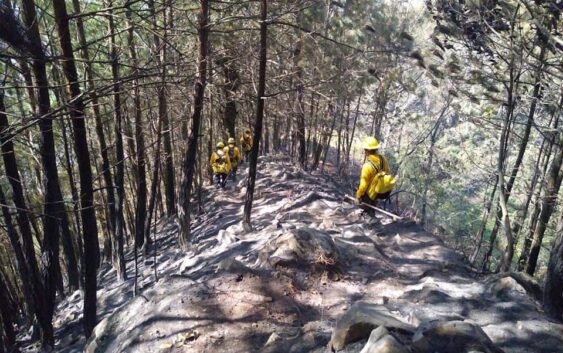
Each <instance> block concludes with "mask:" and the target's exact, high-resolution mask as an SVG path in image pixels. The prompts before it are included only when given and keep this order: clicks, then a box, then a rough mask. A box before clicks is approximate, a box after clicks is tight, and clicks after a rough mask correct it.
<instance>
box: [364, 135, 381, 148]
mask: <svg viewBox="0 0 563 353" xmlns="http://www.w3.org/2000/svg"><path fill="white" fill-rule="evenodd" d="M378 148H379V142H378V141H377V139H376V138H375V137H373V136H370V137H368V138H367V139H366V142H365V144H364V149H365V150H368V151H370V150H376V149H378Z"/></svg>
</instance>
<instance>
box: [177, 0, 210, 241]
mask: <svg viewBox="0 0 563 353" xmlns="http://www.w3.org/2000/svg"><path fill="white" fill-rule="evenodd" d="M200 5H201V10H200V13H199V26H198V33H199V59H198V60H199V66H198V78H197V79H196V80H195V88H194V111H193V115H192V129H191V132H190V138H189V140H188V148H187V150H186V155H185V157H184V163H183V166H182V170H183V177H182V186H181V190H180V199H179V202H178V221H179V222H178V223H179V230H178V237H179V239H178V243H179V244H180V246H181V248H182V249H184V250H185V249H187V248H188V247H189V242H190V201H191V200H190V199H191V192H192V181H193V175H194V167H195V158H196V153H197V145H198V138H199V126H200V124H201V115H202V114H201V113H202V111H203V104H204V98H205V84H206V80H207V59H208V50H209V42H208V40H209V39H208V38H209V27H208V23H209V0H200Z"/></svg>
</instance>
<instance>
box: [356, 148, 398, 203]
mask: <svg viewBox="0 0 563 353" xmlns="http://www.w3.org/2000/svg"><path fill="white" fill-rule="evenodd" d="M370 162H371V163H370ZM374 166H375V168H374ZM382 166H383V169H382V170H381V167H382ZM376 168H377V169H378V170H376ZM381 171H384V172H386V173H389V174H390V173H391V170H390V169H389V163H388V162H387V159H386V158H385V157H383V156H382V155H379V154H370V155H368V157H367V160H366V162H365V163H364V165H363V167H362V174H361V175H360V186H358V190H357V191H356V199H360V198H362V196H364V195H366V193H367V191H368V188H369V185H370V184H371V181H372V180H373V178H374V177H375V175H376V174H377V173H378V172H381Z"/></svg>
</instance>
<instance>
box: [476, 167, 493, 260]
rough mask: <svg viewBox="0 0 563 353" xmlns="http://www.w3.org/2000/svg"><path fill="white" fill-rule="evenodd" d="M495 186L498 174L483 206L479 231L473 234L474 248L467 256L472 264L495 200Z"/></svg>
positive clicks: (479, 248)
mask: <svg viewBox="0 0 563 353" xmlns="http://www.w3.org/2000/svg"><path fill="white" fill-rule="evenodd" d="M497 186H498V175H497V176H496V177H495V184H494V185H493V191H491V198H490V199H489V202H488V203H487V206H486V207H485V213H484V214H483V220H482V221H481V228H480V229H479V232H478V233H477V235H476V236H475V250H473V253H472V254H471V257H470V258H469V262H470V263H472V264H473V265H475V264H476V261H477V257H478V256H479V251H480V250H481V245H482V244H483V237H484V235H485V230H486V229H487V223H488V221H489V216H490V214H491V208H492V206H493V201H494V200H495V194H496V191H497Z"/></svg>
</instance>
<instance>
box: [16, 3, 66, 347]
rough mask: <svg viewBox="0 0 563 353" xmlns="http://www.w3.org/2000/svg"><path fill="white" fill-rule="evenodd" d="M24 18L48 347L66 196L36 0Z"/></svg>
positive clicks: (40, 313)
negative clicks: (35, 130) (37, 158)
mask: <svg viewBox="0 0 563 353" xmlns="http://www.w3.org/2000/svg"><path fill="white" fill-rule="evenodd" d="M22 10H23V11H22V12H23V17H24V22H25V24H26V26H27V27H28V28H29V31H28V35H29V40H30V43H31V44H30V50H31V54H32V56H33V64H32V68H33V73H34V75H35V82H36V85H37V87H38V89H37V92H38V94H37V97H38V114H39V130H40V133H41V140H40V147H39V149H40V155H41V165H42V170H43V175H42V176H43V190H44V192H45V195H44V199H43V204H44V209H43V231H44V237H43V247H42V256H41V258H42V267H43V270H42V274H43V288H42V290H40V291H39V292H37V293H36V295H35V297H36V305H37V309H38V310H37V319H38V321H39V325H40V326H41V343H42V346H43V347H44V348H48V347H53V346H54V343H55V342H54V336H53V334H54V332H53V323H52V318H53V310H54V307H55V289H56V288H55V284H56V283H57V269H58V261H59V235H60V234H59V232H60V229H61V226H64V225H61V223H60V221H59V220H60V219H61V218H63V217H65V216H66V215H65V214H64V212H65V211H64V207H63V203H62V202H63V199H62V195H61V189H60V183H59V176H58V173H57V161H56V154H55V139H54V134H53V118H52V116H51V102H50V98H49V82H48V79H47V70H46V60H47V59H46V58H45V55H44V52H43V47H42V43H41V36H40V34H39V26H38V22H39V21H38V19H37V15H36V12H35V2H34V1H33V0H23V1H22Z"/></svg>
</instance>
